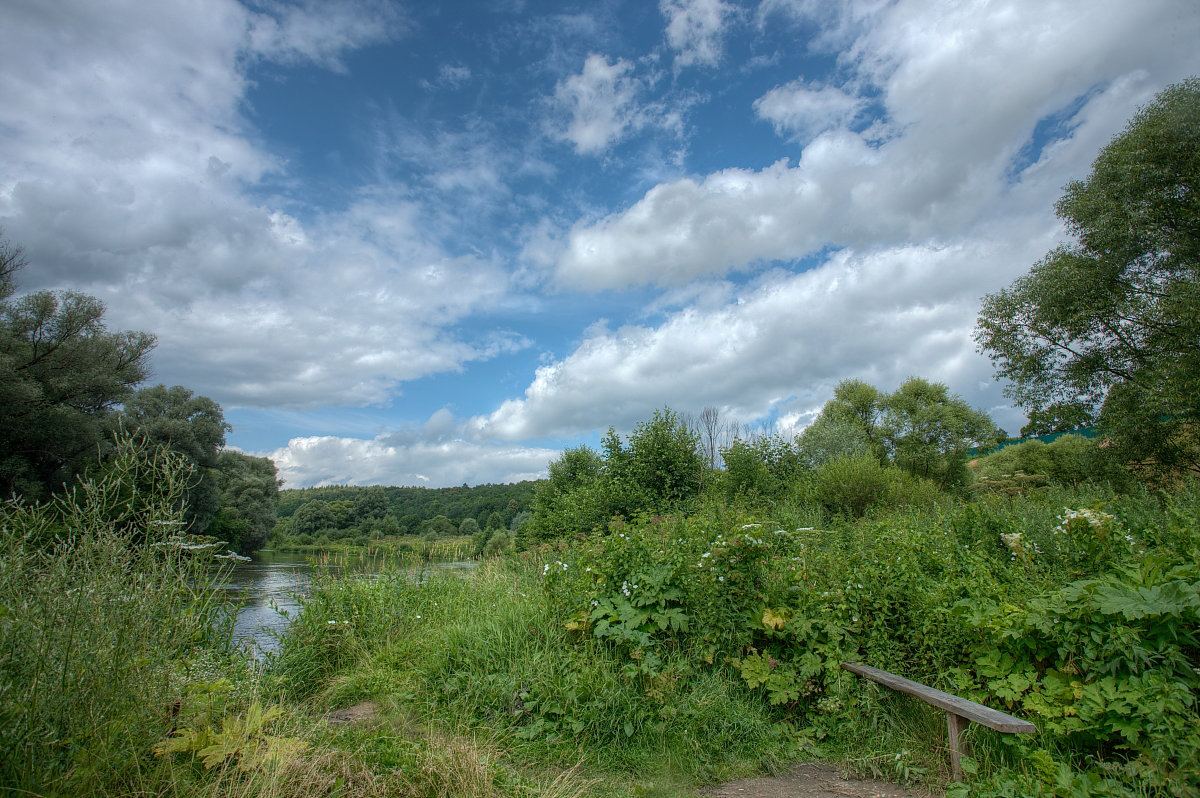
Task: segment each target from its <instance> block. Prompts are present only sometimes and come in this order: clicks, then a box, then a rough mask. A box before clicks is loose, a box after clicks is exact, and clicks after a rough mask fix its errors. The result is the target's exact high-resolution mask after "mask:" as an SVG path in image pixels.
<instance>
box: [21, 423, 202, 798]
mask: <svg viewBox="0 0 1200 798" xmlns="http://www.w3.org/2000/svg"><path fill="white" fill-rule="evenodd" d="M189 480H190V473H189V468H188V465H187V463H185V462H184V460H183V458H182V457H181V456H179V455H177V454H174V453H171V452H167V451H164V450H162V449H155V448H147V447H145V446H144V445H139V444H135V443H133V442H131V441H130V440H129V439H127V438H126V439H120V440H118V441H117V443H116V445H115V450H114V452H113V454H112V456H111V457H110V458H109V460H108V463H107V467H106V469H105V470H104V472H103V473H101V474H96V475H93V476H92V477H90V478H88V479H86V480H84V481H81V482H80V483H79V484H78V485H76V486H75V487H74V489H73V490H71V491H70V492H68V493H66V494H64V495H63V496H61V497H59V498H57V499H55V500H54V501H53V502H52V503H49V504H43V505H28V504H23V503H18V502H8V503H5V505H4V506H3V508H2V509H0V546H3V549H4V552H5V556H4V557H3V558H0V639H3V641H4V645H3V651H2V652H0V685H2V687H0V747H2V748H3V750H4V752H5V754H4V756H3V757H0V783H3V784H4V785H5V786H6V787H8V788H12V789H14V790H17V791H28V792H30V793H34V794H43V793H46V792H47V791H53V792H55V793H57V794H79V795H82V794H91V793H94V792H103V791H106V790H107V791H111V792H115V793H121V792H124V791H125V787H127V786H128V785H129V784H130V780H131V779H133V778H134V777H136V775H137V774H138V773H139V771H140V770H141V767H142V765H141V762H142V761H143V760H144V757H145V756H146V755H147V754H148V753H149V751H150V748H151V747H152V746H153V745H154V743H155V742H156V741H157V740H158V739H159V738H160V737H161V736H162V735H163V734H164V733H165V732H166V731H167V730H168V728H169V724H170V719H171V708H172V705H173V702H174V699H175V697H176V690H177V685H176V684H175V682H176V678H175V673H176V663H177V662H178V661H179V660H180V659H182V658H184V657H185V656H187V655H188V654H190V653H191V652H192V651H193V650H194V649H195V648H196V647H198V646H203V645H206V644H208V643H211V642H213V641H215V640H217V635H218V629H219V628H223V627H222V625H221V624H220V622H219V619H220V617H221V615H220V614H219V607H220V604H219V602H218V599H217V597H216V595H215V592H214V591H213V590H212V589H211V587H205V585H207V584H209V582H208V581H207V572H208V569H209V568H210V565H211V562H212V552H213V550H214V547H213V546H212V545H205V544H204V543H203V542H202V541H197V540H195V539H189V538H182V537H180V536H179V535H178V530H180V529H181V527H182V525H183V523H184V521H183V512H182V507H183V495H184V491H185V489H186V486H187V485H188V483H189Z"/></svg>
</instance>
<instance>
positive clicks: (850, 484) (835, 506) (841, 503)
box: [812, 454, 897, 518]
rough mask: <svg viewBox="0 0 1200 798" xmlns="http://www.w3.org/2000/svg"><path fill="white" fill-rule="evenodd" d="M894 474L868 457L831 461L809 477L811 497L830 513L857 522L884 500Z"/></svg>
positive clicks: (861, 455) (859, 455) (891, 469)
mask: <svg viewBox="0 0 1200 798" xmlns="http://www.w3.org/2000/svg"><path fill="white" fill-rule="evenodd" d="M896 473H897V472H896V469H894V468H889V467H887V466H884V465H880V463H879V461H878V460H877V459H875V457H874V456H873V455H870V454H857V455H849V456H839V457H834V458H832V459H831V460H828V461H826V462H825V463H824V464H823V465H821V467H819V468H818V469H817V470H816V471H815V472H814V473H813V488H812V489H813V496H814V497H815V498H816V500H817V502H818V503H819V504H820V505H821V506H822V507H824V508H825V509H826V510H828V511H829V512H830V513H833V514H835V515H847V516H850V517H853V518H861V517H862V516H863V515H865V514H866V512H867V510H868V509H870V508H871V507H873V506H875V505H877V504H880V503H882V502H883V501H885V500H886V499H887V498H888V495H889V493H890V490H891V487H892V483H893V482H894V481H895V475H896Z"/></svg>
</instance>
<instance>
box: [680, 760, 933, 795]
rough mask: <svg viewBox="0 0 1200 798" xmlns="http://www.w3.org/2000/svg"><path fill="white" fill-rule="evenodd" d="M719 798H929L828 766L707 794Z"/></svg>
mask: <svg viewBox="0 0 1200 798" xmlns="http://www.w3.org/2000/svg"><path fill="white" fill-rule="evenodd" d="M703 794H704V795H710V796H716V797H717V798H926V796H925V794H923V793H912V792H909V791H907V790H905V789H904V788H903V787H898V786H896V785H895V784H888V783H887V782H883V781H873V780H868V781H862V780H859V779H851V778H847V777H846V776H845V775H844V774H843V772H842V771H840V770H838V769H837V768H834V767H831V766H829V765H823V764H819V763H811V762H810V763H805V764H800V765H795V766H793V767H792V769H791V770H790V771H789V772H787V773H785V774H783V775H780V776H762V777H759V778H754V779H742V780H741V781H731V782H729V783H728V784H722V785H721V786H720V787H713V788H711V789H708V790H705V791H704V793H703Z"/></svg>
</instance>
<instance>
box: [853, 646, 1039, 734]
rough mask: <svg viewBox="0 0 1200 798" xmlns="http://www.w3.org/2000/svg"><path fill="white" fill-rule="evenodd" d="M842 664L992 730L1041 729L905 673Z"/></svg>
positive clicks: (1022, 731)
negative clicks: (916, 680) (906, 676)
mask: <svg viewBox="0 0 1200 798" xmlns="http://www.w3.org/2000/svg"><path fill="white" fill-rule="evenodd" d="M842 667H843V668H845V669H846V670H848V671H850V672H851V673H856V674H858V675H859V676H863V677H866V678H867V679H870V680H871V681H873V682H878V683H879V684H882V685H883V686H884V687H890V688H891V689H893V690H898V691H899V692H901V693H907V694H908V695H911V696H916V697H917V698H919V699H921V700H922V701H924V702H926V703H927V704H933V705H934V706H935V707H941V708H942V709H944V710H946V711H947V712H949V713H951V714H954V715H959V716H960V717H964V718H967V719H968V720H973V721H975V722H976V723H980V724H983V725H984V726H987V727H988V728H989V729H995V730H996V731H999V732H1006V733H1009V734H1032V733H1033V732H1036V731H1037V727H1036V726H1034V725H1033V724H1032V723H1030V722H1029V721H1027V720H1021V719H1020V718H1014V717H1013V716H1012V715H1009V714H1008V713H1007V712H1001V711H1000V710H998V709H992V708H991V707H985V706H984V705H983V704H977V703H975V702H974V701H968V700H967V699H965V698H960V697H958V696H956V695H952V694H950V693H944V692H942V691H941V690H935V689H933V688H932V687H926V686H925V685H923V684H920V683H918V682H914V681H911V680H909V679H905V678H904V677H903V676H897V675H896V674H894V673H888V672H887V671H881V670H879V669H878V668H872V667H871V666H870V665H863V664H862V663H861V662H843V663H842Z"/></svg>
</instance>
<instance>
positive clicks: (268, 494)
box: [208, 450, 279, 554]
mask: <svg viewBox="0 0 1200 798" xmlns="http://www.w3.org/2000/svg"><path fill="white" fill-rule="evenodd" d="M216 472H217V485H218V487H219V488H220V490H221V509H220V510H219V511H218V512H217V515H216V517H215V518H214V519H213V522H212V523H211V524H210V525H209V528H208V532H209V534H210V535H212V536H213V537H218V538H221V539H222V540H226V541H228V542H229V545H230V547H231V548H233V549H234V550H235V551H238V552H240V553H242V554H249V553H250V552H252V551H256V550H258V549H261V548H263V547H264V546H265V545H266V543H267V537H268V536H269V535H270V533H271V528H272V526H274V524H275V502H276V500H277V498H278V496H279V480H278V476H277V471H276V469H275V463H274V462H273V461H271V460H270V459H268V458H266V457H251V456H250V455H247V454H242V453H241V452H235V451H232V450H227V451H223V452H221V453H220V454H219V455H218V456H217V467H216Z"/></svg>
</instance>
